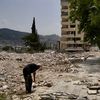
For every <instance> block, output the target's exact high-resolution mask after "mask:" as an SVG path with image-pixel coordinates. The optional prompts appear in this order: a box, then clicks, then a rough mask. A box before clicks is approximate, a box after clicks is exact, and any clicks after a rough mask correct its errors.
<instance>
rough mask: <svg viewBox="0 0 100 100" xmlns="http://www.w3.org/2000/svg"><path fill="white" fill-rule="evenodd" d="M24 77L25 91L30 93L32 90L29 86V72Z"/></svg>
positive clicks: (30, 83)
mask: <svg viewBox="0 0 100 100" xmlns="http://www.w3.org/2000/svg"><path fill="white" fill-rule="evenodd" d="M24 78H25V87H26V92H28V93H31V92H32V90H31V88H32V76H31V74H30V75H27V76H25V77H24Z"/></svg>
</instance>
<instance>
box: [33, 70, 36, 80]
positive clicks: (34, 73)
mask: <svg viewBox="0 0 100 100" xmlns="http://www.w3.org/2000/svg"><path fill="white" fill-rule="evenodd" d="M35 75H36V72H33V82H35Z"/></svg>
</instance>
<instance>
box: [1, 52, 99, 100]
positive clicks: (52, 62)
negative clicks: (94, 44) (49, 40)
mask: <svg viewBox="0 0 100 100" xmlns="http://www.w3.org/2000/svg"><path fill="white" fill-rule="evenodd" d="M90 54H93V55H95V56H98V57H99V56H100V52H91V53H90V52H89V53H82V54H75V55H74V56H78V57H79V58H81V57H83V56H84V57H85V56H87V55H90ZM68 58H69V55H68V54H62V53H55V52H46V53H35V54H26V53H24V54H16V53H6V52H1V53H0V94H5V95H6V96H7V100H100V93H99V92H100V91H99V90H98V89H94V90H89V88H88V86H96V87H97V86H100V85H99V84H100V75H99V74H98V73H95V74H89V73H87V72H86V71H85V69H84V67H82V66H79V65H76V64H72V63H71V62H70V61H69V60H68ZM29 63H41V65H42V68H41V69H40V70H38V71H37V74H36V83H33V88H32V91H33V92H32V93H31V94H26V93H25V86H24V79H23V73H22V69H23V67H24V66H25V65H27V64H29Z"/></svg>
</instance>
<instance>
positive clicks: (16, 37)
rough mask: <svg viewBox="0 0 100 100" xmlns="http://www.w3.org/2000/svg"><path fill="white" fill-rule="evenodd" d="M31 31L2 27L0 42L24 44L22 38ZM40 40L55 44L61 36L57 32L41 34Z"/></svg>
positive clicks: (3, 43) (2, 43)
mask: <svg viewBox="0 0 100 100" xmlns="http://www.w3.org/2000/svg"><path fill="white" fill-rule="evenodd" d="M28 34H30V33H28V32H21V31H17V30H13V29H9V28H0V44H1V45H23V40H22V38H23V37H24V36H26V35H28ZM39 37H40V41H41V42H46V43H52V44H55V43H56V42H57V41H59V39H60V37H59V36H58V35H56V34H51V35H40V34H39Z"/></svg>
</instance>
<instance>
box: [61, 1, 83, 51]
mask: <svg viewBox="0 0 100 100" xmlns="http://www.w3.org/2000/svg"><path fill="white" fill-rule="evenodd" d="M69 16H70V8H69V3H68V1H67V0H61V39H60V49H61V50H68V51H69V50H73V51H74V50H83V48H82V47H83V44H84V42H83V39H84V34H83V33H79V32H78V25H79V22H78V21H75V23H72V22H71V21H70V19H69Z"/></svg>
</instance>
